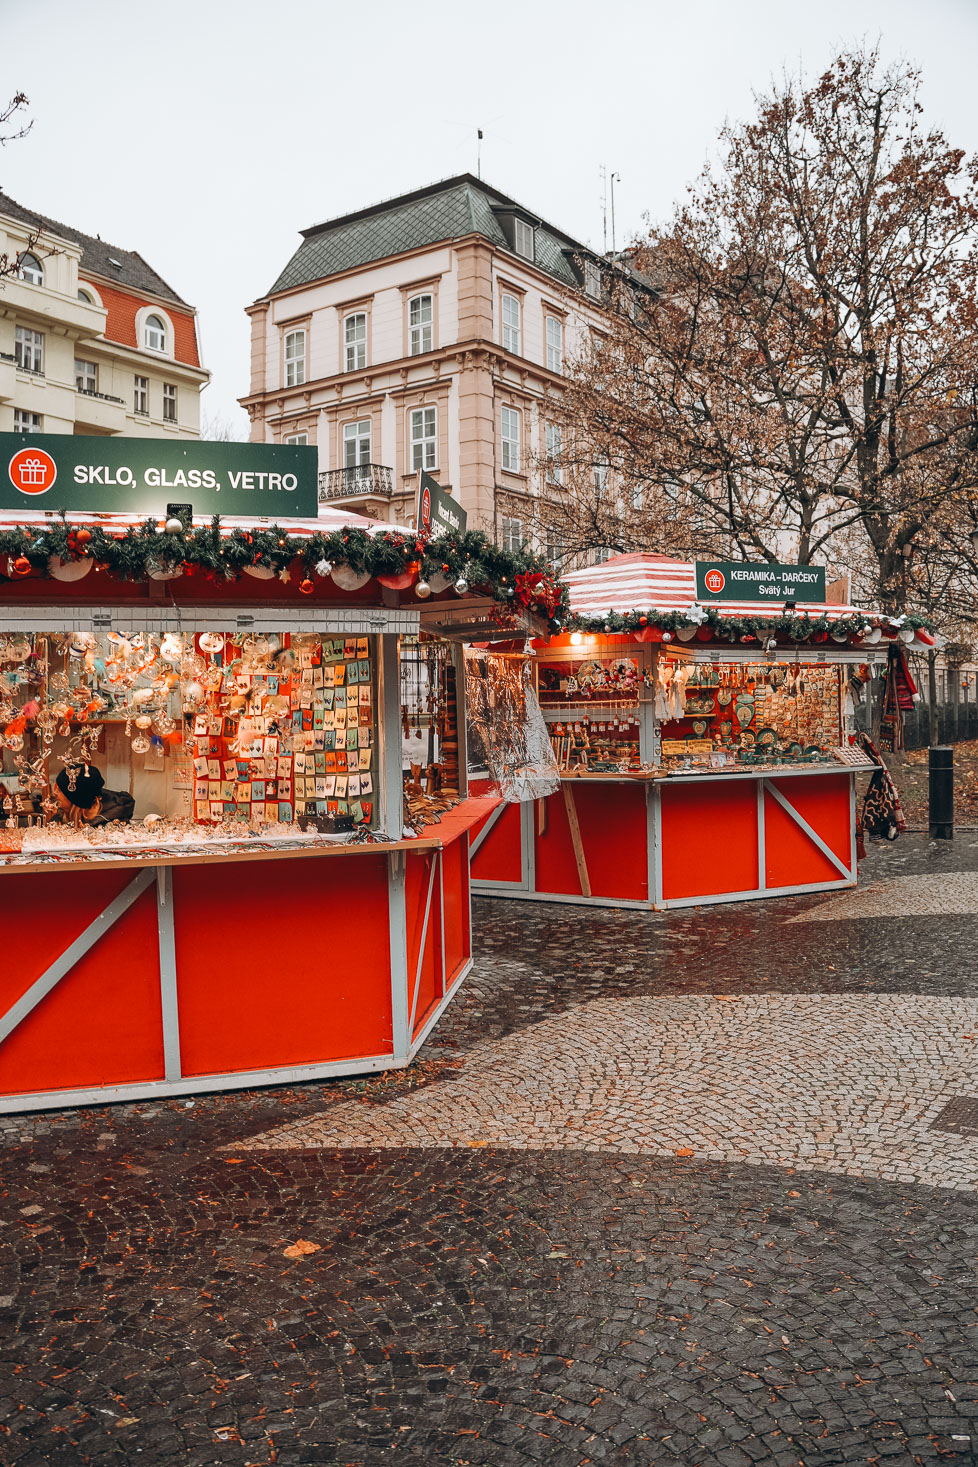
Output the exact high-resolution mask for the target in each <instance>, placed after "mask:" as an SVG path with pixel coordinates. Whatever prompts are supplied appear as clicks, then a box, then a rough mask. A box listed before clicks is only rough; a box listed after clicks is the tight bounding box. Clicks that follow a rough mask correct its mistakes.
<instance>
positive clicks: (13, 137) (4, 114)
mask: <svg viewBox="0 0 978 1467" xmlns="http://www.w3.org/2000/svg"><path fill="white" fill-rule="evenodd" d="M30 105H31V103H30V98H29V97H28V96H27V94H26V93H25V92H15V93H14V95H13V96H12V97H11V99H10V101H9V102H8V103H7V105H6V107H3V108H0V148H5V147H6V146H7V144H8V143H14V142H16V141H17V140H18V139H19V138H26V136H27V134H28V133H29V132H30V130H31V128H32V127H33V126H34V119H33V117H32V118H31V119H30V120H29V121H21V119H20V116H19V114H21V113H24V112H26V110H27V108H28V107H29V106H30ZM15 119H16V121H15ZM10 122H14V131H13V132H7V131H6V128H7V125H8V124H9V123H10ZM17 122H20V126H19V127H18V126H17Z"/></svg>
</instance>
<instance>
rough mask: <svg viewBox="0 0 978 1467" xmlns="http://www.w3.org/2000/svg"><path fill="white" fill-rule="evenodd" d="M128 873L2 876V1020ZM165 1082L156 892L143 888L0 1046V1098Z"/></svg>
mask: <svg viewBox="0 0 978 1467" xmlns="http://www.w3.org/2000/svg"><path fill="white" fill-rule="evenodd" d="M134 875H135V873H134V872H133V871H77V870H73V871H65V872H43V873H37V874H23V875H16V876H5V877H4V878H3V880H2V885H0V901H2V907H0V931H2V934H3V961H2V962H0V1014H5V1013H7V1012H8V1010H9V1009H10V1008H11V1007H12V1005H13V1004H14V1003H15V1002H16V1001H17V1000H18V999H19V998H20V997H21V996H22V994H24V993H25V992H26V991H27V989H28V988H30V987H31V985H32V984H33V983H34V982H35V980H36V979H38V978H40V976H41V975H42V974H43V973H44V972H45V971H46V970H47V969H48V968H49V967H50V966H51V964H52V963H54V962H55V960H56V959H58V958H59V957H60V956H61V954H62V953H63V952H64V951H65V949H66V948H68V947H69V946H70V945H71V944H72V943H73V942H74V941H75V939H76V938H78V937H80V936H81V934H82V933H83V932H84V930H85V928H86V927H88V925H89V924H90V923H91V922H92V921H94V920H95V918H96V917H98V916H99V915H100V913H102V912H103V911H104V910H105V908H106V907H107V906H108V905H109V903H110V902H112V901H113V899H114V898H115V897H117V896H119V894H120V893H121V892H122V891H123V890H124V889H125V888H126V887H127V886H128V885H129V884H130V882H131V881H132V880H133V877H134ZM162 1076H163V1031H162V1019H161V1003H160V969H159V961H158V947H157V926H156V887H155V884H154V883H153V882H150V884H149V887H148V889H147V890H145V891H143V892H142V893H141V895H140V896H138V897H137V898H136V900H135V902H134V903H133V904H132V906H130V907H129V908H128V909H127V910H126V911H125V912H123V913H122V915H121V916H120V917H119V918H118V920H117V921H116V922H115V923H113V925H112V926H111V927H109V928H108V930H107V931H106V932H105V933H104V934H103V935H102V936H101V937H100V938H99V939H98V941H97V942H96V943H95V945H94V946H93V947H91V948H90V949H89V950H88V952H87V953H85V954H84V955H83V956H82V957H81V958H79V960H78V962H77V963H76V964H75V965H74V967H73V968H72V969H71V970H70V971H69V972H68V973H67V974H66V975H65V977H63V978H62V979H61V980H60V981H59V982H58V984H57V985H56V987H54V988H53V989H52V990H51V992H50V993H48V994H47V995H46V997H45V998H43V999H42V1000H41V1002H40V1003H39V1004H38V1006H37V1008H35V1009H34V1010H33V1011H32V1012H31V1013H29V1014H28V1015H27V1016H26V1017H25V1018H24V1019H23V1020H22V1022H21V1023H20V1024H19V1025H18V1026H17V1028H16V1029H14V1030H13V1032H12V1033H11V1034H10V1035H9V1036H8V1037H7V1039H5V1040H3V1041H2V1042H0V1094H4V1095H10V1094H16V1093H23V1092H29V1091H34V1090H66V1089H74V1088H78V1089H82V1088H88V1087H94V1086H98V1085H124V1084H126V1083H129V1082H135V1081H139V1080H158V1079H161V1078H162Z"/></svg>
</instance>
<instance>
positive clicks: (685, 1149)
mask: <svg viewBox="0 0 978 1467" xmlns="http://www.w3.org/2000/svg"><path fill="white" fill-rule="evenodd" d="M694 1154H695V1153H694V1152H693V1148H692V1147H691V1146H680V1147H679V1149H678V1150H677V1152H676V1155H677V1156H693V1155H694Z"/></svg>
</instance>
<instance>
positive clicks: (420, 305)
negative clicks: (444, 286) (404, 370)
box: [408, 295, 434, 357]
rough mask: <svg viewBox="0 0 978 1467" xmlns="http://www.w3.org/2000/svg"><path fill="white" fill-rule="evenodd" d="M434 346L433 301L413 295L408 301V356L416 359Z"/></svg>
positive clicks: (426, 297) (426, 296) (423, 296)
mask: <svg viewBox="0 0 978 1467" xmlns="http://www.w3.org/2000/svg"><path fill="white" fill-rule="evenodd" d="M433 345H434V300H433V297H432V296H430V295H415V296H412V297H411V299H410V300H409V301H408V356H409V357H418V356H420V355H421V353H422V352H425V351H431V348H432V346H433Z"/></svg>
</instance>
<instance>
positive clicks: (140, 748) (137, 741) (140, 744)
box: [131, 733, 151, 754]
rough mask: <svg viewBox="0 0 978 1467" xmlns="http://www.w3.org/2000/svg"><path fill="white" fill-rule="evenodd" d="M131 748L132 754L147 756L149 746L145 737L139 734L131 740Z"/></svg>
mask: <svg viewBox="0 0 978 1467" xmlns="http://www.w3.org/2000/svg"><path fill="white" fill-rule="evenodd" d="M131 747H132V752H133V753H134V754H148V753H149V751H150V747H151V745H150V741H149V739H148V738H147V737H146V735H145V734H142V733H139V734H137V735H136V737H135V738H134V739H133V741H132V745H131Z"/></svg>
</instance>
